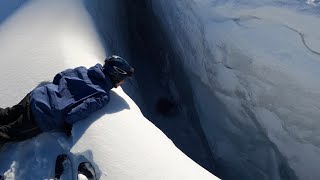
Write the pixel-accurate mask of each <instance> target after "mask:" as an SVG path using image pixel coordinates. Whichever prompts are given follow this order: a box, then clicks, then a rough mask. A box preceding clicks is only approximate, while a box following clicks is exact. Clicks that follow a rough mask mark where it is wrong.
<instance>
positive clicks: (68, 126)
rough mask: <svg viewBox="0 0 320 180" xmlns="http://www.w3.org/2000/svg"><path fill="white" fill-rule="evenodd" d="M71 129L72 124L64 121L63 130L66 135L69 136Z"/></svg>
mask: <svg viewBox="0 0 320 180" xmlns="http://www.w3.org/2000/svg"><path fill="white" fill-rule="evenodd" d="M71 131H72V125H70V124H68V123H66V122H65V123H64V132H65V133H66V135H67V136H68V137H70V136H71Z"/></svg>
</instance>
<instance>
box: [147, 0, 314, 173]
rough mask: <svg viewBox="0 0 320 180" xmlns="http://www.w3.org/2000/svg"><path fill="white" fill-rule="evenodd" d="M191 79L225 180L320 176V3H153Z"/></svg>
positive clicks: (199, 111) (179, 59)
mask: <svg viewBox="0 0 320 180" xmlns="http://www.w3.org/2000/svg"><path fill="white" fill-rule="evenodd" d="M149 8H152V9H153V12H154V15H155V16H156V18H157V20H158V21H159V22H160V23H161V24H162V27H163V29H164V30H165V31H166V35H167V38H168V39H169V41H170V44H171V48H173V49H174V51H175V53H176V54H177V55H178V57H180V58H177V59H176V61H178V62H179V63H180V64H182V65H183V66H184V69H185V71H186V72H187V74H188V75H189V79H188V80H189V81H190V83H191V84H192V91H193V98H194V100H195V102H196V107H197V111H198V115H199V116H200V117H201V118H200V121H201V124H202V127H203V129H204V131H205V133H206V136H207V139H208V141H209V143H210V146H211V149H212V152H213V154H214V156H215V162H216V163H217V165H216V168H217V171H218V172H219V175H220V176H221V177H223V178H224V179H296V178H298V179H319V178H320V174H319V171H318V170H317V167H318V165H319V164H320V159H319V157H320V156H319V155H320V154H319V153H320V151H319V141H318V137H319V126H320V124H319V123H318V117H320V114H319V107H320V103H319V102H320V101H319V100H320V96H319V92H320V86H319V83H317V78H318V77H319V75H320V71H319V68H318V67H319V66H320V64H319V57H320V56H319V52H320V49H319V47H320V46H319V45H320V44H319V32H318V31H317V29H318V28H319V26H320V22H319V20H318V15H319V14H318V13H317V11H316V10H317V7H314V6H310V5H308V4H306V2H305V1H292V2H287V1H252V2H250V3H248V2H247V1H209V0H208V1H191V0H186V1H169V0H167V1H166V0H165V1H157V0H153V1H151V2H150V3H149Z"/></svg>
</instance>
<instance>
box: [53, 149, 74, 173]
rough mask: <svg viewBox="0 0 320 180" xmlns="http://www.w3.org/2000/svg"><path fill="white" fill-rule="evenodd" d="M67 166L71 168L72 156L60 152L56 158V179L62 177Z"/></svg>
mask: <svg viewBox="0 0 320 180" xmlns="http://www.w3.org/2000/svg"><path fill="white" fill-rule="evenodd" d="M66 168H71V161H70V158H69V156H68V155H66V154H60V155H59V156H58V157H57V159H56V167H55V179H60V177H61V175H62V174H63V173H64V171H65V170H66Z"/></svg>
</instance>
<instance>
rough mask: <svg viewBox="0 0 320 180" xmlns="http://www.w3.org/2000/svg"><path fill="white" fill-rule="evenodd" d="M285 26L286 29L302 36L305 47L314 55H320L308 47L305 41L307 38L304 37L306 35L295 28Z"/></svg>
mask: <svg viewBox="0 0 320 180" xmlns="http://www.w3.org/2000/svg"><path fill="white" fill-rule="evenodd" d="M283 26H284V27H286V28H288V29H290V30H291V31H294V32H296V33H298V34H299V36H300V38H301V41H302V43H303V44H304V46H305V47H306V48H307V49H308V50H309V51H311V52H312V53H314V54H317V55H320V52H317V51H315V50H313V49H311V48H310V47H309V46H308V45H307V43H306V40H305V37H304V36H305V35H304V34H303V33H302V32H300V31H298V30H296V29H294V28H292V27H289V26H287V25H283Z"/></svg>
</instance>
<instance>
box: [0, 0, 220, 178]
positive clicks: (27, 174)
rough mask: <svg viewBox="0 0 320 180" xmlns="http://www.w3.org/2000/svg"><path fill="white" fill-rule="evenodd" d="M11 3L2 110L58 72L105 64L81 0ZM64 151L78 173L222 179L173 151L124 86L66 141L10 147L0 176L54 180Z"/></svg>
mask: <svg viewBox="0 0 320 180" xmlns="http://www.w3.org/2000/svg"><path fill="white" fill-rule="evenodd" d="M6 2H7V3H4V2H1V6H0V12H4V11H2V10H3V9H6V12H8V13H6V14H0V15H1V17H0V18H1V21H0V22H1V24H0V47H1V54H0V58H1V59H2V60H1V61H0V77H1V84H2V85H1V86H0V92H1V94H0V102H1V106H2V107H5V106H11V105H13V104H15V103H17V102H18V101H19V100H20V99H21V98H22V97H23V96H24V95H25V94H26V93H28V92H29V91H30V90H32V89H33V88H34V87H35V86H36V85H37V84H38V83H39V82H41V81H43V80H47V81H51V80H52V77H53V76H54V75H55V74H56V73H57V72H59V71H62V70H64V69H66V68H72V67H77V66H80V65H83V66H87V67H89V66H92V65H94V64H95V63H97V62H100V63H102V60H103V59H104V57H105V56H106V54H105V49H107V48H108V47H104V46H103V43H102V42H101V41H100V37H99V35H98V33H97V31H96V29H95V25H94V24H93V23H92V21H91V18H90V15H89V13H88V12H87V9H86V8H85V6H84V2H83V1H80V0H69V1H65V0H55V1H51V0H29V1H17V0H16V1H10V2H9V1H6ZM112 5H113V4H112V1H110V6H112ZM8 9H10V10H11V11H8ZM9 12H11V13H9ZM97 13H98V12H97ZM110 16H111V15H110ZM113 31H114V32H110V33H111V34H117V33H115V32H117V31H118V30H117V29H113ZM110 46H111V45H110ZM69 151H70V152H69ZM61 153H68V154H69V155H70V157H71V159H72V164H73V169H74V172H76V170H77V164H78V163H79V162H81V161H90V162H91V163H92V164H93V165H94V167H95V170H96V172H97V176H98V177H99V178H100V179H113V180H144V179H145V180H150V179H153V180H157V179H158V180H163V179H172V180H176V179H190V180H191V179H202V180H206V179H217V178H216V177H215V176H213V175H212V174H210V173H209V172H208V171H206V170H205V169H203V168H201V167H200V166H199V165H197V164H196V163H195V162H193V161H192V160H191V159H190V158H188V157H187V156H186V155H184V154H183V153H182V152H181V151H180V150H179V149H178V148H176V147H175V145H174V144H173V143H172V141H170V140H169V139H168V138H167V137H166V136H165V135H164V134H163V133H162V132H161V131H160V130H159V129H157V128H156V127H155V126H154V125H153V124H152V123H150V122H149V121H148V120H147V119H146V118H145V117H144V116H143V115H142V113H141V112H140V110H139V108H138V107H137V105H136V104H135V103H134V102H133V101H132V100H131V99H130V98H129V96H127V95H126V94H125V93H124V91H123V90H122V89H121V88H117V89H115V90H114V91H112V92H111V101H110V103H109V104H108V105H107V106H106V107H105V108H104V109H102V110H100V111H99V112H97V113H95V114H94V115H92V116H91V117H89V118H88V119H86V120H83V121H81V122H79V123H77V124H75V126H74V127H73V130H72V136H71V137H69V138H68V137H66V136H65V135H64V134H63V133H59V132H50V133H43V134H41V135H39V136H37V137H35V138H32V139H30V140H26V141H23V142H17V143H7V144H5V145H4V146H3V147H2V148H1V150H0V162H1V164H0V173H3V174H4V175H5V177H6V179H19V180H20V179H50V178H53V176H54V163H55V159H56V156H57V155H58V154H61ZM74 177H76V176H75V175H74Z"/></svg>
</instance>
